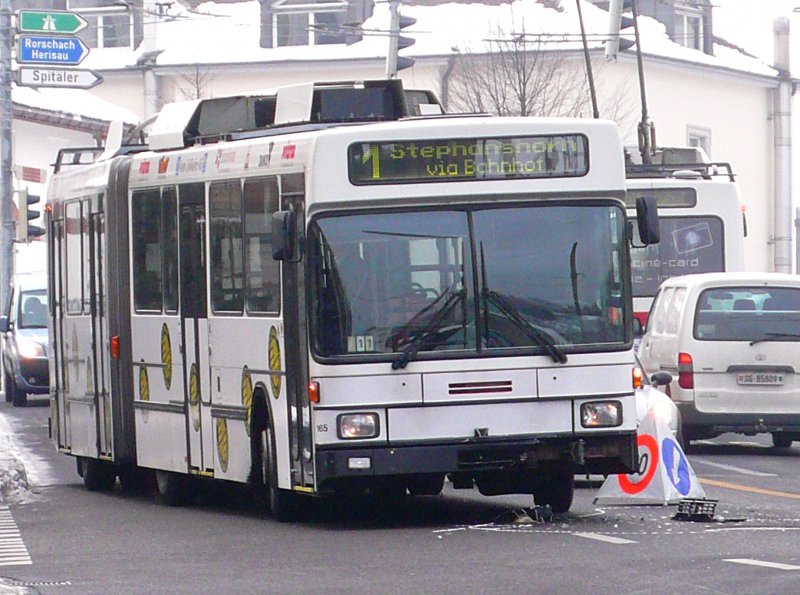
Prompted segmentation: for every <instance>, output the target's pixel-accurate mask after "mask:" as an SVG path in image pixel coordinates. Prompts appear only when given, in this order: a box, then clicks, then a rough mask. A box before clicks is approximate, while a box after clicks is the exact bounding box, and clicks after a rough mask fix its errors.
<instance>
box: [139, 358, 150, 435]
mask: <svg viewBox="0 0 800 595" xmlns="http://www.w3.org/2000/svg"><path fill="white" fill-rule="evenodd" d="M139 400H140V401H149V400H150V379H149V378H148V377H147V366H145V365H144V360H141V365H140V366H139ZM149 417H150V411H148V410H147V409H142V421H143V422H144V423H147V420H148V419H149Z"/></svg>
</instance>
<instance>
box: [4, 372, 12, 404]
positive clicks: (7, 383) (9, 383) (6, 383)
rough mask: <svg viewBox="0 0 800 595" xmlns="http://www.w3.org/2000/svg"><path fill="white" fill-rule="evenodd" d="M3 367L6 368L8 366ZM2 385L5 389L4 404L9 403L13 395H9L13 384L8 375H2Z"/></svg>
mask: <svg viewBox="0 0 800 595" xmlns="http://www.w3.org/2000/svg"><path fill="white" fill-rule="evenodd" d="M5 365H6V366H8V364H5ZM3 384H4V386H5V387H6V403H10V402H11V401H12V400H13V399H14V395H13V394H12V393H11V391H12V387H13V386H14V384H13V381H12V380H11V375H10V374H8V373H6V374H4V375H3Z"/></svg>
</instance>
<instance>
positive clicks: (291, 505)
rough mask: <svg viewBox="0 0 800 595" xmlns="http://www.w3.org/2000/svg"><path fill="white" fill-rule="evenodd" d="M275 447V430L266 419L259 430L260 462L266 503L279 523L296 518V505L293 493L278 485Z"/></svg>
mask: <svg viewBox="0 0 800 595" xmlns="http://www.w3.org/2000/svg"><path fill="white" fill-rule="evenodd" d="M276 452H277V451H276V449H275V432H274V430H273V429H272V422H271V421H268V422H267V424H266V427H265V428H264V429H263V430H262V431H261V464H262V471H261V472H262V477H263V478H264V480H265V482H264V483H265V487H266V497H267V505H268V507H269V512H270V514H271V515H272V518H274V519H275V520H276V521H278V522H279V523H287V522H290V521H293V520H295V519H296V516H297V506H296V502H295V497H294V494H293V493H292V492H291V491H289V490H282V489H281V488H279V487H278V457H277V454H276Z"/></svg>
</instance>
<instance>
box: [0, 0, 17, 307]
mask: <svg viewBox="0 0 800 595" xmlns="http://www.w3.org/2000/svg"><path fill="white" fill-rule="evenodd" d="M12 38H13V32H12V30H11V0H0V221H2V226H0V312H5V311H6V306H7V304H6V300H7V299H8V288H9V287H10V285H11V275H12V274H13V267H14V185H13V180H12V178H11V163H12V158H11V119H12V118H13V115H14V105H13V103H12V100H11V41H12Z"/></svg>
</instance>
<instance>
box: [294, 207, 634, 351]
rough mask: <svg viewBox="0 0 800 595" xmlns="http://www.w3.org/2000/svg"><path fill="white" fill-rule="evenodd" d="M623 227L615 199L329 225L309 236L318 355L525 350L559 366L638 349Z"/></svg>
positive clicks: (318, 224) (323, 222)
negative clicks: (632, 332)
mask: <svg viewBox="0 0 800 595" xmlns="http://www.w3.org/2000/svg"><path fill="white" fill-rule="evenodd" d="M487 202H489V201H488V200H487ZM623 226H624V213H623V211H622V209H621V207H620V206H619V204H618V203H616V202H612V201H610V200H606V201H601V200H596V201H592V202H591V203H589V204H587V203H586V202H583V203H580V204H569V203H560V204H557V205H553V204H552V203H548V204H547V205H542V204H541V203H538V204H524V205H514V206H513V207H512V206H506V207H496V208H485V207H484V208H480V209H478V208H467V207H464V208H463V209H452V208H451V209H447V210H439V211H430V210H427V211H424V212H422V211H402V212H373V213H370V214H353V215H337V216H326V217H320V218H318V219H316V220H315V221H314V222H313V223H312V225H311V227H310V230H309V234H310V235H309V238H310V243H309V263H310V264H309V266H310V274H311V280H310V281H311V283H310V285H311V287H312V295H311V296H310V300H311V313H312V328H311V339H312V345H313V348H314V351H315V353H316V354H317V355H320V356H324V357H326V356H327V357H337V356H348V357H349V358H355V357H366V358H370V357H371V358H375V357H381V356H383V357H387V356H391V355H392V354H402V361H403V362H406V361H407V360H409V359H413V358H415V357H417V356H418V355H422V354H424V353H425V352H433V351H437V352H441V351H450V352H455V351H461V352H467V353H474V352H476V351H478V352H483V353H488V354H490V355H491V354H502V353H504V352H506V351H507V350H508V349H525V350H527V351H529V352H532V353H537V354H546V355H550V356H551V357H553V358H554V359H557V360H559V361H561V359H563V354H564V353H565V352H568V351H570V350H576V349H577V350H580V349H588V348H589V347H588V346H592V347H591V348H592V349H597V348H598V346H603V347H600V348H601V349H603V348H607V349H619V348H620V346H621V345H623V344H625V343H626V342H627V341H629V340H630V338H629V337H628V336H627V335H628V334H629V333H628V332H627V331H626V328H627V326H626V324H625V321H624V319H623V318H624V317H623V310H624V309H623V307H622V306H623V303H624V300H625V299H626V294H627V293H628V288H627V284H626V282H625V279H626V278H627V277H626V275H625V270H626V269H627V262H626V261H625V259H624V258H623V256H624V253H625V245H624V237H625V234H624V228H623ZM409 346H411V347H409ZM390 359H393V358H391V357H390Z"/></svg>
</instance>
